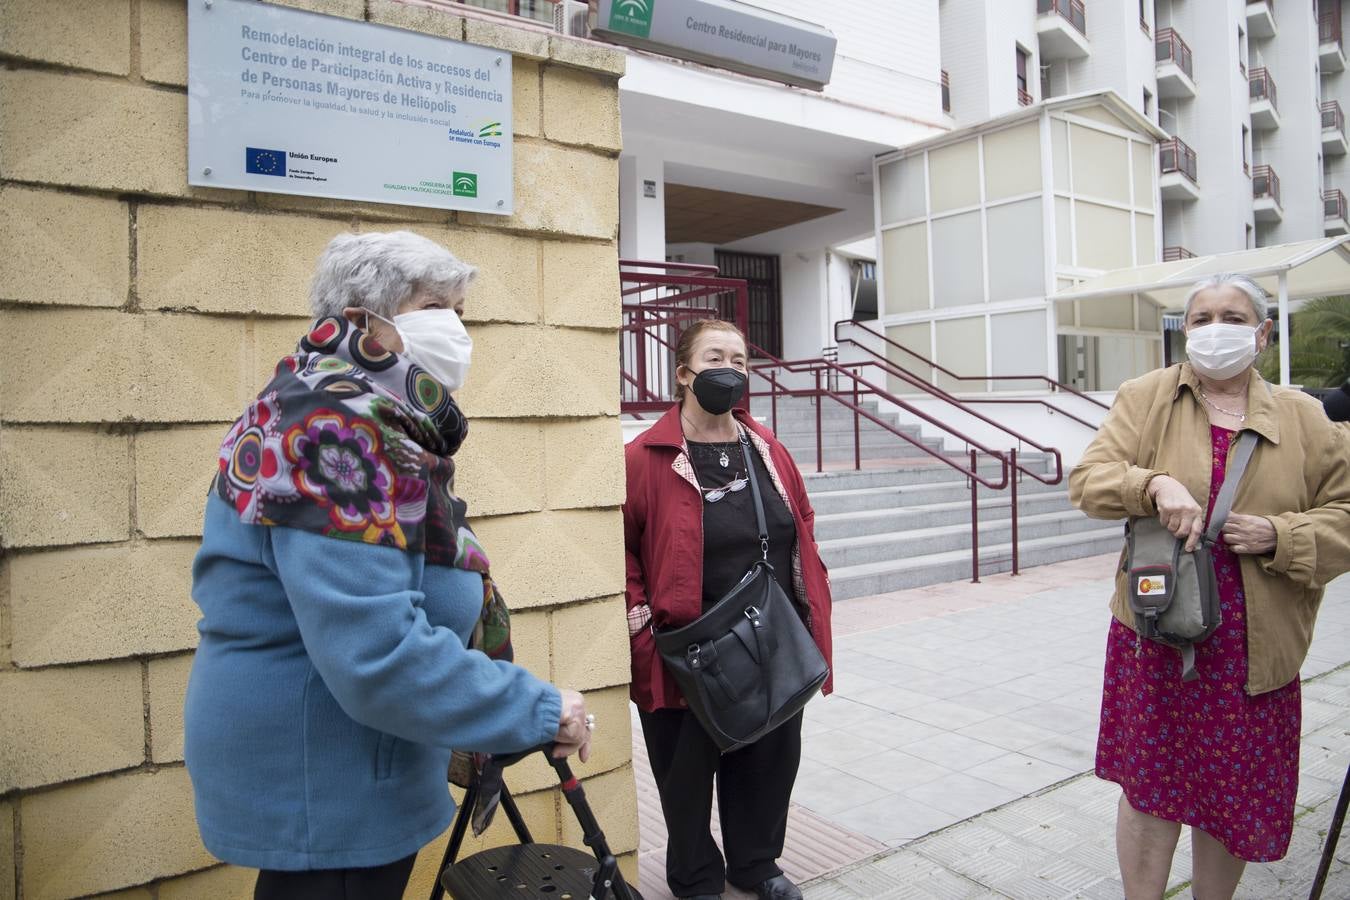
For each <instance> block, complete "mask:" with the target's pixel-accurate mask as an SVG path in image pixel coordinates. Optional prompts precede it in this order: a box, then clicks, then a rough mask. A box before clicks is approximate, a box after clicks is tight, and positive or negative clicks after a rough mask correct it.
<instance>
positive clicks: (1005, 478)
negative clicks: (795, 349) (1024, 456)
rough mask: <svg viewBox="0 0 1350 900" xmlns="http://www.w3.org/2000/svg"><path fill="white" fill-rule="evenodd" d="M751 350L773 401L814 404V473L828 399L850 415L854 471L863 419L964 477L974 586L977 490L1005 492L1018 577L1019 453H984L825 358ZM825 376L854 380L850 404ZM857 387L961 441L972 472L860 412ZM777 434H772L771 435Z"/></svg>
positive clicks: (820, 465) (820, 459) (820, 461)
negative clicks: (993, 471) (994, 469)
mask: <svg viewBox="0 0 1350 900" xmlns="http://www.w3.org/2000/svg"><path fill="white" fill-rule="evenodd" d="M749 349H750V351H751V352H753V353H757V354H759V355H760V356H762V357H763V358H765V359H767V360H768V362H767V363H760V364H758V365H756V366H755V367H754V368H753V369H751V370H750V371H751V374H754V375H758V376H760V377H761V378H764V379H765V380H766V381H769V383H770V385H771V386H772V387H773V391H772V395H773V397H774V398H775V399H776V398H777V395H778V394H779V393H783V394H786V395H787V396H790V397H813V398H815V401H816V471H817V472H821V471H824V458H825V452H824V442H823V440H822V434H823V430H822V428H821V422H820V415H821V401H822V400H823V399H825V398H827V397H828V398H829V399H831V400H833V401H835V402H836V403H839V404H840V405H842V406H843V407H844V408H845V409H849V410H852V411H853V416H854V426H853V435H854V461H855V465H857V466H858V467H859V468H861V450H860V447H861V439H860V437H859V435H858V417H859V416H861V417H863V418H865V419H867V420H868V421H870V422H872V423H874V424H876V425H880V426H881V427H882V428H884V429H885V430H887V431H889V432H891V434H893V435H895V436H896V437H898V438H900V439H902V440H904V441H906V442H908V443H909V444H911V445H913V446H915V447H917V448H918V449H920V450H922V451H923V452H924V453H926V454H927V455H929V456H931V457H933V458H934V459H936V460H938V461H939V462H941V463H942V464H944V465H946V466H949V467H951V468H953V469H955V470H956V471H958V472H960V473H961V474H962V475H963V476H965V478H966V479H967V481H968V482H969V483H970V540H971V561H970V568H971V581H972V582H979V580H980V507H979V495H978V488H977V486H978V485H983V486H984V487H986V488H988V489H990V490H994V491H1001V490H1003V489H1004V488H1008V489H1009V495H1010V507H1009V515H1010V517H1011V526H1012V533H1011V536H1010V537H1011V544H1012V573H1013V574H1014V575H1017V574H1018V573H1019V549H1018V548H1019V539H1018V533H1017V518H1018V516H1017V512H1018V511H1017V478H1016V475H1015V473H1016V472H1017V471H1019V470H1021V467H1020V466H1018V464H1017V448H1015V447H1014V448H1012V449H1010V450H1009V451H1008V452H1007V454H1006V455H1004V454H1003V453H1001V452H999V451H997V450H993V449H991V448H989V447H986V446H985V445H984V444H981V443H980V442H978V441H976V440H974V439H973V438H970V437H969V436H968V435H965V434H963V433H961V432H960V431H957V430H956V429H955V428H952V427H951V426H950V425H946V424H944V423H942V422H939V421H938V420H937V419H935V418H933V417H932V416H931V415H929V414H928V413H926V412H924V411H923V410H921V409H919V408H917V407H915V406H912V405H911V404H909V403H906V402H905V401H903V400H901V399H900V398H899V397H896V396H893V395H891V394H889V393H888V392H886V391H884V390H882V389H881V388H879V387H877V386H876V385H874V384H872V383H871V382H869V381H867V380H866V379H864V378H862V377H861V376H860V375H858V374H857V373H856V372H850V371H849V370H848V369H846V368H844V367H843V366H841V365H839V364H838V363H834V362H831V361H830V360H828V359H825V358H824V357H817V358H816V359H810V360H798V361H795V362H786V361H784V360H781V359H778V358H777V357H775V356H773V355H772V354H771V353H769V352H768V351H767V350H765V349H764V348H762V347H756V346H755V345H754V344H750V345H749ZM765 369H782V370H783V371H786V372H794V373H798V374H802V373H805V374H812V375H814V376H815V381H816V386H815V388H814V389H812V388H785V387H783V386H781V385H779V384H777V380H776V378H774V377H773V376H772V373H770V374H765V372H764V371H763V370H765ZM825 373H833V374H835V375H836V376H837V375H843V376H844V377H846V378H850V379H852V380H853V386H854V389H853V395H854V398H853V400H852V401H850V400H849V399H848V398H847V397H845V396H844V395H842V394H840V393H839V392H837V391H833V390H830V389H829V388H826V387H824V386H823V385H822V380H821V376H822V374H825ZM859 386H862V387H865V388H867V389H868V392H870V393H873V394H875V395H876V396H878V397H880V398H882V399H884V400H886V401H887V402H889V403H892V404H894V405H896V406H898V407H899V408H901V409H903V410H905V411H906V412H908V413H910V414H911V415H913V416H915V417H917V418H919V419H922V420H923V421H925V422H928V423H929V424H930V425H933V426H934V427H936V428H939V429H941V430H942V431H945V432H946V433H948V434H950V435H951V436H952V437H954V438H956V439H957V440H960V441H963V442H964V443H965V444H966V447H967V448H968V449H969V452H970V467H969V468H966V467H964V466H961V465H958V464H957V463H955V462H953V461H952V460H951V458H950V457H948V456H947V455H946V454H943V453H939V452H937V451H936V450H933V449H931V448H929V447H927V446H925V445H924V443H923V441H922V440H921V439H919V438H915V437H912V436H911V435H908V434H906V433H904V432H903V431H901V430H900V429H898V428H896V427H895V426H893V425H891V424H890V423H889V422H887V421H886V420H885V419H882V418H881V417H880V416H878V415H875V414H874V413H872V412H871V411H870V410H867V409H865V408H863V407H862V406H861V405H860V401H859V398H858V388H859ZM747 393H753V392H747ZM776 430H777V429H776V428H775V431H776ZM972 448H973V449H972ZM977 452H983V453H985V454H986V455H988V456H990V457H992V458H994V459H996V460H997V461H998V464H999V470H1000V471H999V474H1000V479H999V481H998V482H997V483H995V482H992V481H990V480H989V479H987V478H985V477H983V476H982V475H980V473H979V464H978V456H977Z"/></svg>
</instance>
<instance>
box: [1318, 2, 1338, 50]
mask: <svg viewBox="0 0 1350 900" xmlns="http://www.w3.org/2000/svg"><path fill="white" fill-rule="evenodd" d="M1340 42H1341V4H1340V3H1339V2H1337V3H1334V4H1332V5H1331V6H1329V7H1327V8H1326V9H1323V10H1322V11H1321V12H1320V13H1318V15H1317V43H1319V44H1339V43H1340Z"/></svg>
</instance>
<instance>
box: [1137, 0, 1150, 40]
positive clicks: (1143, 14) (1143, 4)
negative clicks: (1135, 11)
mask: <svg viewBox="0 0 1350 900" xmlns="http://www.w3.org/2000/svg"><path fill="white" fill-rule="evenodd" d="M1139 27H1140V28H1142V29H1144V34H1148V33H1149V31H1148V0H1139Z"/></svg>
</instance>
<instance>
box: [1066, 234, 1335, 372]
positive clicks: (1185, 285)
mask: <svg viewBox="0 0 1350 900" xmlns="http://www.w3.org/2000/svg"><path fill="white" fill-rule="evenodd" d="M1223 273H1226V274H1233V275H1246V276H1247V277H1248V278H1251V279H1252V280H1253V281H1255V282H1256V283H1257V284H1259V285H1261V287H1263V288H1264V289H1265V290H1266V293H1268V294H1270V295H1271V296H1272V297H1276V298H1278V300H1279V308H1280V313H1279V315H1280V334H1281V335H1287V334H1289V301H1290V300H1302V299H1306V298H1310V297H1323V296H1334V295H1337V294H1350V235H1342V236H1340V237H1333V238H1322V239H1320V240H1315V241H1300V242H1299V243H1295V244H1279V245H1277V246H1274V247H1258V248H1256V249H1254V250H1239V251H1237V252H1234V253H1220V254H1217V255H1214V256H1197V257H1194V258H1192V259H1183V260H1178V261H1176V262H1165V263H1154V264H1152V265H1147V266H1135V267H1133V268H1129V269H1116V270H1114V271H1111V272H1107V273H1105V274H1103V275H1098V276H1096V277H1094V278H1089V279H1087V280H1086V281H1082V282H1079V283H1078V284H1076V285H1074V286H1073V287H1071V288H1065V289H1064V290H1062V291H1060V292H1058V293H1057V294H1055V296H1054V299H1055V300H1092V301H1104V300H1108V299H1110V298H1112V297H1134V296H1139V297H1144V298H1146V299H1149V300H1152V301H1153V302H1154V303H1156V304H1157V305H1159V306H1161V307H1163V308H1164V309H1174V310H1179V309H1181V307H1182V305H1183V304H1184V303H1185V302H1186V293H1187V292H1188V291H1189V290H1190V288H1191V285H1193V284H1195V282H1197V281H1199V280H1200V279H1202V278H1206V277H1208V276H1210V275H1218V274H1223ZM1280 383H1281V384H1286V385H1287V384H1289V341H1288V340H1281V341H1280Z"/></svg>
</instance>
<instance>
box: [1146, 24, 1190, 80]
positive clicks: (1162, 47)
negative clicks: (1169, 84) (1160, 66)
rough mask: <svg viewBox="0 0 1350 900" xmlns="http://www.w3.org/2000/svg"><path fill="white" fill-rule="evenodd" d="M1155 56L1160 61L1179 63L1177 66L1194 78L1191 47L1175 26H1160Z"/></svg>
mask: <svg viewBox="0 0 1350 900" xmlns="http://www.w3.org/2000/svg"><path fill="white" fill-rule="evenodd" d="M1153 48H1154V52H1153V57H1154V59H1156V60H1157V61H1158V62H1166V61H1167V60H1171V61H1172V62H1174V63H1176V64H1177V68H1179V69H1180V70H1181V71H1183V72H1185V73H1186V77H1187V78H1194V77H1195V74H1194V70H1193V69H1192V64H1193V61H1192V59H1191V48H1190V45H1188V44H1187V43H1186V42H1185V41H1183V40H1182V39H1181V35H1179V34H1177V32H1176V29H1173V28H1159V29H1158V37H1157V39H1155V40H1154V42H1153Z"/></svg>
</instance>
